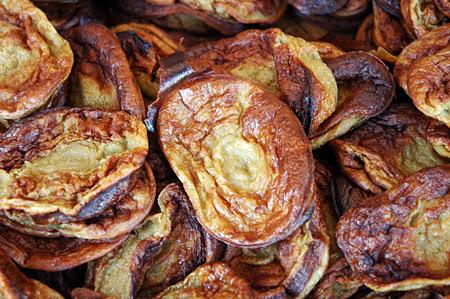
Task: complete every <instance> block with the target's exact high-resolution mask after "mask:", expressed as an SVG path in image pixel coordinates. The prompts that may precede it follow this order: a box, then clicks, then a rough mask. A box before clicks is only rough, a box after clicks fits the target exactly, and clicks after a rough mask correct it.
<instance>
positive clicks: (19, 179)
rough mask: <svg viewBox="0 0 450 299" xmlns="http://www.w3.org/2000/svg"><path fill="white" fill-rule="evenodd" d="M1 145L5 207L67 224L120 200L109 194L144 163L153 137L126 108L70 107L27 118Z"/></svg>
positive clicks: (1, 202)
mask: <svg viewBox="0 0 450 299" xmlns="http://www.w3.org/2000/svg"><path fill="white" fill-rule="evenodd" d="M0 146H1V148H2V153H1V155H0V185H1V189H0V190H1V191H0V209H1V210H2V211H6V210H17V211H23V212H25V213H26V214H28V215H29V216H30V217H32V218H33V217H34V216H36V217H37V218H43V221H44V222H45V223H64V222H69V221H68V220H72V221H76V220H82V219H88V218H92V217H94V216H96V215H99V214H101V213H102V212H103V211H105V210H106V209H107V208H109V207H110V206H111V205H112V204H114V201H104V199H105V196H106V195H105V192H108V191H110V190H111V192H114V191H115V190H114V188H113V187H114V186H116V185H117V184H118V183H119V182H121V181H123V180H126V179H127V178H128V177H129V176H130V175H131V174H132V173H134V172H135V171H136V170H138V169H139V168H140V167H141V166H142V164H143V162H144V160H145V157H146V155H147V150H148V141H147V132H146V129H145V126H144V124H143V123H141V122H140V121H138V120H137V119H136V118H134V117H133V116H131V115H129V114H127V113H125V112H115V113H113V112H104V111H100V110H89V109H76V108H72V109H67V108H66V109H55V110H47V111H46V112H43V113H40V114H37V115H35V116H32V117H30V118H28V119H25V120H23V121H21V122H20V123H18V124H16V125H15V126H13V127H12V128H11V129H10V130H9V131H8V132H7V133H6V134H4V135H3V136H1V137H0ZM102 196H103V197H102ZM106 198H108V197H106ZM112 198H114V197H112ZM117 199H118V198H117ZM33 219H34V218H33ZM35 220H36V219H35Z"/></svg>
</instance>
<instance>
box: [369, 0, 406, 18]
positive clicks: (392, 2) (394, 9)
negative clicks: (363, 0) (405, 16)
mask: <svg viewBox="0 0 450 299" xmlns="http://www.w3.org/2000/svg"><path fill="white" fill-rule="evenodd" d="M375 3H376V5H377V6H379V7H381V8H382V9H384V10H385V11H386V12H388V13H389V14H391V15H393V16H396V17H401V16H402V12H401V10H400V0H375Z"/></svg>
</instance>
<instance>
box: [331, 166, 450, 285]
mask: <svg viewBox="0 0 450 299" xmlns="http://www.w3.org/2000/svg"><path fill="white" fill-rule="evenodd" d="M449 186H450V165H449V164H446V165H441V166H437V167H432V168H425V169H423V170H420V171H418V172H416V173H414V174H412V175H410V176H408V177H406V178H405V179H404V180H402V181H401V182H400V183H398V184H396V185H395V186H393V187H392V188H391V189H389V191H387V192H386V193H384V194H380V195H375V196H373V197H370V198H368V199H367V200H365V201H364V202H363V203H361V205H359V206H358V207H357V208H353V209H350V210H349V211H347V212H346V213H345V214H344V215H343V216H342V217H341V218H340V220H339V223H338V227H337V233H336V237H337V240H338V245H339V247H340V248H341V250H342V251H343V252H344V255H345V257H346V259H347V261H348V263H349V264H350V266H351V267H352V269H353V271H355V272H356V273H357V274H358V275H359V277H360V279H361V281H362V282H363V283H364V284H365V285H367V286H368V287H370V288H371V289H373V290H376V291H383V292H384V291H392V290H411V289H418V288H423V287H426V286H430V285H436V286H438V285H448V284H449V275H450V265H449V259H448V248H449V246H448V244H449V242H450V241H449V233H448V232H449V230H448V223H449V216H448V215H449V210H450V208H449V207H450V204H449V203H450V193H449V191H450V190H449Z"/></svg>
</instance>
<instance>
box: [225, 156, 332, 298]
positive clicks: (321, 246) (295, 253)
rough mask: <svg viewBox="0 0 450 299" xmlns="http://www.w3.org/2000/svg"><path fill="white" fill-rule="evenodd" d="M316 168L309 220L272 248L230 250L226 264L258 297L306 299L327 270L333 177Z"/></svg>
mask: <svg viewBox="0 0 450 299" xmlns="http://www.w3.org/2000/svg"><path fill="white" fill-rule="evenodd" d="M315 168H316V169H315V173H314V178H315V182H316V189H315V199H314V203H313V204H314V210H311V213H312V214H311V218H310V220H308V221H307V222H306V223H305V224H304V225H303V226H302V227H300V228H299V229H297V230H296V231H295V232H294V233H292V234H291V235H290V236H289V237H288V238H286V239H285V240H282V241H280V242H278V243H275V244H272V245H270V246H267V247H263V248H258V249H242V248H239V247H230V246H229V247H228V248H227V252H226V254H225V257H224V261H226V262H227V263H228V264H229V265H230V266H231V268H232V269H233V270H234V271H235V272H236V273H237V274H238V275H239V276H241V277H243V278H245V279H246V280H247V281H249V282H250V284H251V286H252V288H253V289H254V290H255V292H256V294H257V297H258V298H270V297H271V296H275V294H278V295H279V296H281V295H283V296H292V297H295V298H305V297H306V296H307V295H308V294H309V293H310V291H311V290H312V289H313V287H314V286H315V284H316V283H317V282H318V281H319V280H320V279H321V277H322V275H323V274H324V272H325V270H326V269H327V267H328V262H329V260H330V253H331V247H332V245H333V244H332V242H333V240H332V239H333V235H334V227H335V226H336V219H335V218H336V217H335V215H334V212H333V207H332V202H331V198H330V197H331V194H330V191H331V189H330V185H331V179H332V175H331V172H330V171H329V170H328V169H327V168H326V167H325V166H324V165H323V164H321V163H320V162H318V161H316V163H315ZM334 246H336V245H335V244H334ZM230 248H231V249H230Z"/></svg>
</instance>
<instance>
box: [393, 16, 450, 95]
mask: <svg viewBox="0 0 450 299" xmlns="http://www.w3.org/2000/svg"><path fill="white" fill-rule="evenodd" d="M449 45H450V24H446V25H443V26H440V27H438V28H436V29H434V30H433V31H431V32H429V33H427V34H425V35H424V36H423V37H421V38H419V39H417V40H415V41H413V42H412V43H410V44H409V45H408V46H406V47H405V48H404V49H403V51H402V52H401V53H400V55H399V56H398V60H397V62H396V63H395V68H394V75H395V79H397V82H398V84H399V85H400V86H401V87H403V89H404V90H405V91H406V92H408V75H409V69H410V67H411V65H412V64H413V63H414V62H415V61H416V60H418V59H420V58H423V57H426V56H431V55H434V54H435V53H437V52H439V51H440V50H442V49H444V48H446V47H447V46H449Z"/></svg>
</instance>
